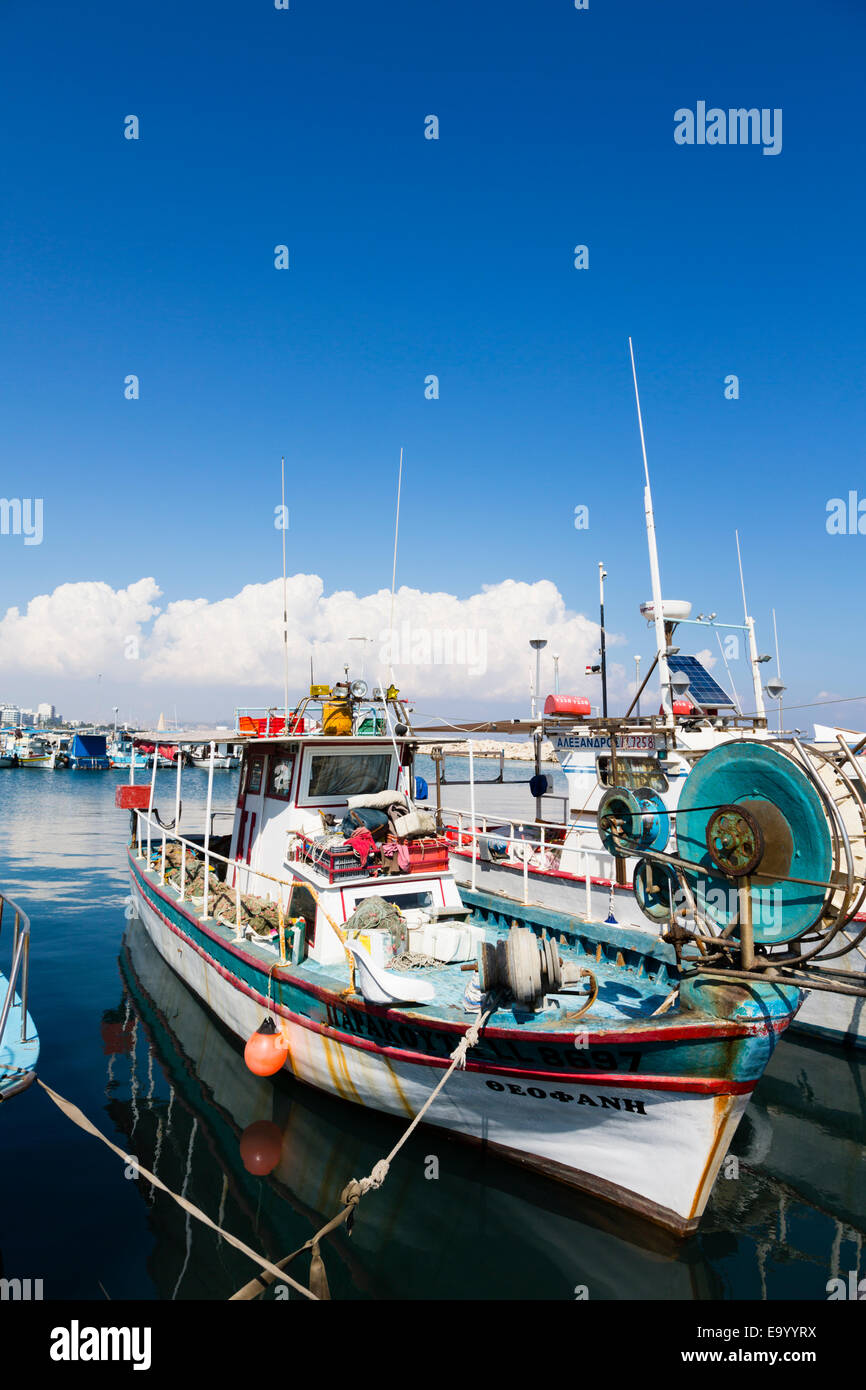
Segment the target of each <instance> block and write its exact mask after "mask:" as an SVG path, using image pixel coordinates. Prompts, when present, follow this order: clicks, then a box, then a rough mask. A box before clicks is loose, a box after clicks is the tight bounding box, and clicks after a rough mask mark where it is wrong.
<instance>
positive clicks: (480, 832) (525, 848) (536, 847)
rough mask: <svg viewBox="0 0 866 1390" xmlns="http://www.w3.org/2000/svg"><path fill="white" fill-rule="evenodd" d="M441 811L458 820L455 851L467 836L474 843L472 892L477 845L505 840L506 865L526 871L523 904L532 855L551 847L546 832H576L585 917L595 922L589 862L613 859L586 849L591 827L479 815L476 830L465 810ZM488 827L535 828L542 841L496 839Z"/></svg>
mask: <svg viewBox="0 0 866 1390" xmlns="http://www.w3.org/2000/svg"><path fill="white" fill-rule="evenodd" d="M441 809H442V814H443V816H445V815H447V816H454V817H456V823H455V824H454V825H453V826H452V827H451V828H452V829H454V830H456V831H457V845H456V848H457V849H462V848H463V838H464V836H465V837H466V838H468V839H469V841H470V843H471V846H472V880H471V885H470V886H471V887H472V889H473V890H474V889H475V887H476V866H477V863H478V842H479V840H481V839H490V838H491V837H495V838H496V839H501V840H504V841H505V843H506V844H507V846H508V860H507V863H508V864H509V865H510V866H514V867H516V866H517V865H518V864H520V865H521V866H522V869H523V901H524V903H525V904H528V902H529V860H530V858H531V856H532V854H534V853H535V852H536V851H537V852H538V853H539V854H541V855H543V854H544V853H545V850H546V849H548V848H549V847H550V842H549V841H546V840H545V832H546V831H550V830H565V831H566V832H567V833H568V832H574V833H576V838H577V844H576V846H575V849H576V851H577V853H579V854H582V855H583V873H582V874H580V875H579V876H578V877H579V878H580V879H581V880H582V881H583V884H584V891H585V904H584V916H585V917H586V919H587V920H588V921H591V920H592V905H591V897H592V870H591V867H590V858H591V857H593V858H594V859H595V860H596V861H598V860H599V859H600V858H602V857H603V856H606V857H607V858H612V857H613V856H611V855H610V854H609V853H608V851H606V850H605V849H604V847H603V846H601V847H598V846H595V845H591V846H589V847H588V848H587V847H586V846H585V845H584V837H585V836H586V835H587V834H588V833H589V831H590V827H589V826H582V825H578V824H577V822H576V821H569V822H568V823H563V824H561V825H551V823H550V822H549V821H538V820H530V819H529V818H528V817H524V818H522V819H518V818H516V817H514V816H494V815H486V814H484V815H480V816H479V815H476V817H475V820H476V825H475V826H472V825H465V824H464V818H465V817H468V816H469V814H470V813H469V812H468V811H466V810H465V809H464V810H456V809H455V808H454V807H449V806H443V807H442V808H441ZM479 822H480V825H479V824H478V823H479ZM489 823H492V824H493V825H494V826H498V825H508V826H510V827H511V830H512V832H513V831H514V829H515V827H517V826H519V827H520V828H521V829H522V830H525V829H526V828H527V827H530V826H531V827H533V828H536V829H538V830H539V831H540V832H541V833H540V835H539V837H538V839H537V840H528V839H527V838H526V837H525V836H524V835H515V834H514V833H512V834H510V835H497V834H496V832H495V831H491V830H489V829H488V824H489ZM517 845H520V846H521V847H522V853H518V852H517V850H516V846H517ZM556 847H557V848H561V846H556ZM596 868H598V863H597V862H596ZM611 882H613V880H611ZM617 886H620V887H621V886H622V885H617Z"/></svg>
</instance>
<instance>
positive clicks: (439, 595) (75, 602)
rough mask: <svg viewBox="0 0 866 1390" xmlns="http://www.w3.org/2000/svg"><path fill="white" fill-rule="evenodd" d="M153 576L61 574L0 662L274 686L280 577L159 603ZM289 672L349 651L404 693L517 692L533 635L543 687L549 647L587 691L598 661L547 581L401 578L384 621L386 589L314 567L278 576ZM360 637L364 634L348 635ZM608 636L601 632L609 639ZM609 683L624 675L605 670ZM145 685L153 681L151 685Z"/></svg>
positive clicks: (480, 695) (318, 670) (9, 632)
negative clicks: (328, 587) (464, 593)
mask: <svg viewBox="0 0 866 1390" xmlns="http://www.w3.org/2000/svg"><path fill="white" fill-rule="evenodd" d="M160 597H161V591H160V589H159V587H158V585H157V583H156V581H155V579H153V578H147V579H140V580H138V581H137V582H136V583H134V584H130V585H129V586H128V587H127V588H125V589H117V590H115V589H112V588H111V586H110V585H108V584H104V583H97V582H92V583H90V582H88V583H77V584H62V585H60V586H59V587H58V588H56V589H55V590H54V591H53V592H52V593H50V594H41V595H39V596H37V597H35V598H33V599H31V601H30V602H29V603H28V604H27V607H26V609H24V610H23V611H21V610H19V609H18V608H10V609H9V610H8V611H7V612H6V614H5V616H4V617H3V618H2V619H0V663H2V666H3V668H4V669H5V670H6V671H13V672H26V673H31V674H39V675H41V674H49V675H50V674H58V675H59V674H63V675H64V676H67V677H71V678H73V679H75V678H77V677H81V678H90V677H92V676H93V674H94V673H96V672H99V673H100V674H103V675H104V676H105V677H106V678H110V677H113V678H115V679H116V680H119V681H125V682H129V681H134V682H136V683H137V684H141V685H146V686H148V687H150V688H153V687H155V686H158V685H160V684H165V685H171V686H172V687H188V688H189V689H190V690H191V691H192V690H195V689H200V688H202V687H209V688H215V689H224V690H231V691H233V692H235V693H236V694H237V695H238V696H239V697H240V696H241V694H242V691H243V687H244V686H251V687H259V688H261V687H272V688H273V690H274V692H275V695H276V693H277V692H279V691H281V690H282V685H283V669H284V668H283V640H282V612H283V596H282V581H281V580H279V579H275V580H273V581H272V582H270V583H266V584H251V585H247V586H246V587H245V588H243V589H241V591H240V592H239V593H237V594H233V595H230V596H227V597H225V598H221V599H217V600H208V599H204V598H190V599H182V600H179V601H176V602H172V603H169V604H166V605H165V606H164V607H161V606H160V605H159V603H158V600H159V599H160ZM287 612H288V646H289V681H290V685H291V688H292V690H294V691H297V690H298V689H299V688H303V687H304V686H305V685H306V684H307V682H308V681H309V674H310V655H311V653H312V656H313V662H314V669H315V675H316V679H317V680H321V681H333V680H336V679H338V678H339V677H340V676H341V675H342V668H343V665H344V663H346V662H348V663H349V665H350V668H351V671H352V673H353V674H358V673H359V672H360V669H361V665H362V662H363V664H364V666H365V673H366V676H367V679H368V681H378V680H379V679H380V678H382V679H390V678H391V671H392V670H393V675H394V679H395V680H396V681H397V684H398V685H399V686H400V687H401V689H402V690H403V691H404V693H405V694H406V695H407V696H409V697H410V698H413V699H420V698H422V697H424V698H425V701H426V698H427V697H437V696H441V697H451V698H461V697H468V698H470V699H472V700H473V701H487V700H495V699H502V698H503V697H514V698H520V699H521V700H525V698H526V695H527V690H528V686H529V679H530V672H531V671H534V664H535V656H534V653H533V652H532V651H531V650H530V647H529V639H530V638H531V637H545V638H547V641H548V646H547V649H546V651H545V652H544V653H543V666H542V671H543V675H542V690H541V694H542V695H544V694H546V693H548V692H549V691H550V690H551V689H552V687H553V662H552V656H553V654H554V653H556V654H558V656H559V669H560V681H561V687H562V689H563V690H567V691H576V690H579V691H587V690H589V688H590V682H592V693H593V694H594V695H596V694H597V691H596V690H595V687H596V686H597V683H598V678H597V677H595V678H592V677H590V678H587V677H586V676H585V666H586V665H587V663H589V662H592V661H594V660H596V659H597V657H596V652H597V647H598V626H597V624H596V623H594V622H592V621H590V620H589V619H588V618H586V617H584V616H583V615H581V614H579V613H577V612H574V611H572V610H569V609H568V608H567V607H566V604H565V601H564V599H563V597H562V595H561V594H560V592H559V590H558V589H557V587H556V585H555V584H553V583H552V582H551V581H549V580H539V581H538V582H537V583H534V584H527V583H522V582H518V581H516V580H505V581H503V582H502V583H499V584H491V585H485V586H483V587H482V589H481V590H480V592H478V593H475V594H470V595H469V596H468V597H466V598H458V597H457V596H455V595H454V594H449V593H445V592H442V591H429V592H428V591H425V590H421V589H411V588H407V587H404V588H401V589H399V590H398V591H397V594H396V596H395V601H394V607H393V626H392V623H391V595H390V591H389V590H387V589H380V590H377V591H376V592H374V593H371V594H356V593H353V592H352V591H350V590H337V591H335V592H334V593H331V594H327V593H325V587H324V583H323V581H322V580H321V579H320V578H319V577H318V576H317V575H311V574H296V575H293V576H291V577H290V578H289V580H288V583H287ZM352 638H367V639H369V640H368V641H367V642H364V643H362V642H357V641H352V640H350V639H352ZM617 640H618V639H617V638H616V636H614V635H613V634H609V635H608V641H609V643H616V641H617ZM610 675H611V682H612V684H614V683H618V681H619V680H621V679H622V678H623V677H624V672H623V671H622V670H621V668H619V667H616V666H611V667H610ZM154 693H156V692H154Z"/></svg>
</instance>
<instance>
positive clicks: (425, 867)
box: [406, 836, 448, 874]
mask: <svg viewBox="0 0 866 1390" xmlns="http://www.w3.org/2000/svg"><path fill="white" fill-rule="evenodd" d="M406 848H407V849H408V851H409V872H410V873H412V874H417V873H425V874H426V873H435V872H437V871H438V870H439V869H447V868H448V842H447V840H444V839H443V840H440V839H439V838H438V836H434V837H433V838H432V839H429V840H409V841H407V845H406Z"/></svg>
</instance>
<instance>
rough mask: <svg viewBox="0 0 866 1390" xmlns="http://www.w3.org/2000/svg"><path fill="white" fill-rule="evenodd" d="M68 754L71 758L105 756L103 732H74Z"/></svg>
mask: <svg viewBox="0 0 866 1390" xmlns="http://www.w3.org/2000/svg"><path fill="white" fill-rule="evenodd" d="M69 754H70V757H73V758H107V757H108V749H107V748H106V746H105V734H75V735H74V737H73V739H72V747H71V748H70V750H69Z"/></svg>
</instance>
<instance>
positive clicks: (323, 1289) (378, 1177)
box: [229, 997, 498, 1302]
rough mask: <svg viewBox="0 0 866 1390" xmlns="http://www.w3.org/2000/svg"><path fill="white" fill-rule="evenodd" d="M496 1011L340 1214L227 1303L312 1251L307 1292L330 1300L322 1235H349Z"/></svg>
mask: <svg viewBox="0 0 866 1390" xmlns="http://www.w3.org/2000/svg"><path fill="white" fill-rule="evenodd" d="M497 1007H498V1000H497V999H496V998H495V997H493V998H490V999H489V1003H488V1008H487V1009H486V1010H485V1012H484V1013H481V1014H479V1015H478V1018H477V1019H476V1020H475V1022H474V1023H473V1024H472V1025H471V1027H469V1028H467V1030H466V1032H465V1033H464V1034H463V1037H462V1038H461V1039H460V1041H459V1043H458V1044H457V1046H456V1047H455V1049H454V1051H453V1052H452V1053H451V1065H450V1066H449V1067H448V1068H447V1070H446V1071H445V1072H444V1073H443V1075H442V1076H441V1078H440V1079H439V1081H438V1082H437V1084H436V1085H435V1086H434V1088H433V1090H432V1091H431V1092H430V1094H429V1096H428V1097H427V1099H426V1100H425V1102H424V1104H423V1105H422V1106H421V1109H420V1110H419V1111H418V1113H417V1115H416V1116H415V1118H414V1119H413V1120H412V1122H411V1124H409V1125H407V1127H406V1129H405V1130H404V1131H403V1133H402V1135H401V1136H400V1138H399V1139H398V1140H397V1143H396V1144H395V1145H394V1147H393V1149H392V1150H391V1152H390V1153H389V1154H388V1156H387V1158H380V1159H379V1162H378V1163H375V1164H374V1165H373V1168H372V1170H371V1172H370V1173H369V1174H368V1175H367V1177H366V1178H352V1179H351V1180H350V1181H349V1182H347V1184H346V1186H345V1187H344V1188H343V1191H342V1192H341V1194H340V1201H341V1202H342V1204H343V1205H342V1207H341V1209H340V1211H338V1212H337V1215H336V1216H334V1217H332V1218H331V1220H330V1221H328V1222H327V1224H326V1225H324V1226H322V1228H321V1230H318V1231H317V1232H316V1234H315V1235H313V1236H310V1239H309V1240H307V1241H305V1242H304V1244H303V1245H301V1246H299V1247H298V1249H297V1250H293V1251H292V1253H291V1255H286V1257H285V1258H284V1259H282V1260H280V1261H279V1264H278V1265H277V1267H276V1268H277V1273H276V1275H275V1274H274V1266H273V1265H265V1264H264V1263H263V1264H262V1272H261V1273H260V1274H259V1275H258V1276H257V1277H256V1278H255V1279H251V1280H250V1282H249V1283H248V1284H244V1286H243V1288H242V1289H238V1291H237V1293H234V1294H232V1296H231V1299H230V1300H229V1301H230V1302H235V1301H238V1300H243V1299H251V1298H256V1297H257V1296H258V1295H259V1294H260V1293H263V1292H264V1290H265V1289H266V1288H267V1286H268V1285H269V1284H272V1283H274V1281H275V1278H276V1279H283V1278H284V1277H285V1276H284V1274H283V1272H282V1271H283V1270H284V1269H285V1268H286V1266H288V1265H290V1264H291V1263H292V1261H293V1260H295V1259H297V1257H298V1256H299V1255H302V1254H303V1253H304V1251H305V1250H311V1251H312V1262H311V1265H310V1288H311V1289H315V1290H317V1292H316V1293H315V1294H314V1297H316V1298H330V1293H329V1290H328V1281H327V1277H326V1275H325V1266H324V1264H323V1262H322V1257H321V1254H320V1251H319V1243H320V1241H321V1240H322V1239H323V1238H324V1237H325V1236H326V1235H330V1233H331V1231H334V1230H336V1229H337V1228H338V1227H340V1226H342V1225H344V1224H348V1228H349V1231H350V1232H351V1227H352V1222H353V1221H354V1218H355V1212H356V1210H357V1207H358V1204H359V1202H360V1200H361V1198H362V1197H364V1196H366V1194H367V1193H368V1192H375V1191H376V1190H377V1189H378V1188H380V1187H381V1186H382V1184H383V1183H384V1181H385V1179H386V1178H387V1176H388V1172H389V1169H390V1167H391V1164H392V1163H393V1161H394V1159H395V1158H396V1156H397V1154H398V1153H399V1152H400V1150H401V1149H402V1147H403V1145H404V1144H405V1143H406V1140H407V1139H408V1138H409V1136H410V1134H411V1133H412V1132H413V1130H414V1129H415V1128H416V1127H417V1126H418V1125H419V1124H420V1123H421V1121H422V1120H423V1118H424V1116H425V1114H426V1113H427V1111H428V1110H429V1109H430V1106H431V1105H432V1104H433V1102H434V1101H435V1099H436V1097H437V1096H438V1094H439V1092H440V1091H441V1090H442V1088H443V1086H444V1085H445V1084H446V1082H447V1081H448V1080H449V1078H450V1077H451V1076H452V1075H453V1073H454V1072H455V1071H456V1070H457V1068H458V1067H460V1068H463V1067H465V1066H466V1054H467V1052H468V1051H469V1049H470V1048H472V1047H474V1046H475V1044H476V1043H477V1042H478V1039H479V1037H480V1036H481V1029H482V1028H483V1027H484V1025H485V1023H486V1022H487V1020H488V1019H489V1018H490V1015H491V1014H492V1013H494V1012H495V1011H496V1009H497Z"/></svg>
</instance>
